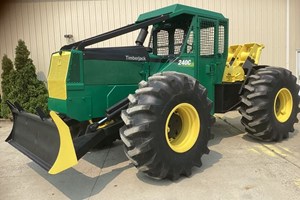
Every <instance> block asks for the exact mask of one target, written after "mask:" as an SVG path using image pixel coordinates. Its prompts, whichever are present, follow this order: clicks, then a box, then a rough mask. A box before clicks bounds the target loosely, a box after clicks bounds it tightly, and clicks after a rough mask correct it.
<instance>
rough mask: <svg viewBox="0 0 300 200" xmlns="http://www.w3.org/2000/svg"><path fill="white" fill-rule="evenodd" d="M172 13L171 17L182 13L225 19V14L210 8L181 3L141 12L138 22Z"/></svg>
mask: <svg viewBox="0 0 300 200" xmlns="http://www.w3.org/2000/svg"><path fill="white" fill-rule="evenodd" d="M164 14H170V16H171V17H175V16H178V15H181V14H189V15H195V16H196V15H198V16H203V17H208V18H213V19H224V16H223V15H222V14H220V13H216V12H212V11H209V10H203V9H200V8H195V7H190V6H185V5H181V4H174V5H171V6H167V7H164V8H161V9H157V10H154V11H150V12H146V13H143V14H141V15H140V16H139V17H138V19H137V21H136V22H141V21H145V20H147V19H151V18H154V17H158V16H160V15H164Z"/></svg>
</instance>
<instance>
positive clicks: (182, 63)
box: [178, 60, 194, 67]
mask: <svg viewBox="0 0 300 200" xmlns="http://www.w3.org/2000/svg"><path fill="white" fill-rule="evenodd" d="M178 65H179V66H183V67H194V63H193V62H192V60H178Z"/></svg>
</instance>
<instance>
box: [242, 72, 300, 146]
mask: <svg viewBox="0 0 300 200" xmlns="http://www.w3.org/2000/svg"><path fill="white" fill-rule="evenodd" d="M298 92H299V86H298V85H297V84H296V77H295V76H293V75H292V73H291V72H290V71H288V70H286V69H283V68H275V67H267V68H263V69H259V70H257V71H256V72H255V74H254V75H252V76H250V78H249V81H248V84H247V85H246V86H245V88H244V94H243V95H242V105H241V107H240V110H239V111H240V113H241V114H242V119H241V122H242V124H243V125H244V127H245V129H246V131H247V132H248V134H249V135H250V136H253V137H255V138H258V139H261V140H265V141H281V140H282V139H284V138H287V137H288V136H289V132H292V131H294V128H293V126H294V124H295V123H296V122H298V119H297V114H298V112H299V107H298V106H299V96H298Z"/></svg>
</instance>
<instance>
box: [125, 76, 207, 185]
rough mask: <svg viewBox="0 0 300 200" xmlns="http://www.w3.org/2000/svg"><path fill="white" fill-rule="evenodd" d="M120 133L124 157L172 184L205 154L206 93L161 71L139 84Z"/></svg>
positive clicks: (191, 81)
mask: <svg viewBox="0 0 300 200" xmlns="http://www.w3.org/2000/svg"><path fill="white" fill-rule="evenodd" d="M128 98H129V100H130V104H129V108H128V109H127V110H126V111H123V112H122V115H121V116H122V119H123V121H124V122H125V126H123V127H122V128H121V130H120V135H121V139H122V140H123V142H124V144H125V153H126V155H127V157H128V158H129V159H130V160H131V161H132V162H133V164H134V165H135V166H136V167H137V168H138V169H139V170H140V171H142V172H144V173H145V174H147V175H149V176H151V177H154V178H159V179H161V178H168V179H171V180H176V179H178V178H179V177H180V175H185V176H189V175H190V174H191V169H192V167H193V166H198V167H200V166H201V156H202V155H203V153H208V152H209V150H208V148H207V142H208V140H209V139H210V124H211V122H210V119H211V118H210V108H211V101H210V100H209V99H208V98H207V92H206V89H205V88H204V87H203V86H201V85H200V84H199V83H198V81H196V80H195V79H194V78H193V77H190V76H188V75H184V74H180V73H176V72H163V73H159V74H155V75H153V76H152V77H150V78H149V80H148V82H145V81H142V82H141V83H140V84H139V89H138V90H137V91H136V94H135V95H129V97H128Z"/></svg>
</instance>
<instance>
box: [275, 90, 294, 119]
mask: <svg viewBox="0 0 300 200" xmlns="http://www.w3.org/2000/svg"><path fill="white" fill-rule="evenodd" d="M292 110H293V97H292V94H291V92H290V91H289V90H288V89H287V88H282V89H281V90H279V91H278V93H277V94H276V97H275V101H274V114H275V117H276V119H277V120H278V121H279V122H282V123H283V122H286V121H287V120H288V119H289V118H290V116H291V114H292Z"/></svg>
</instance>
